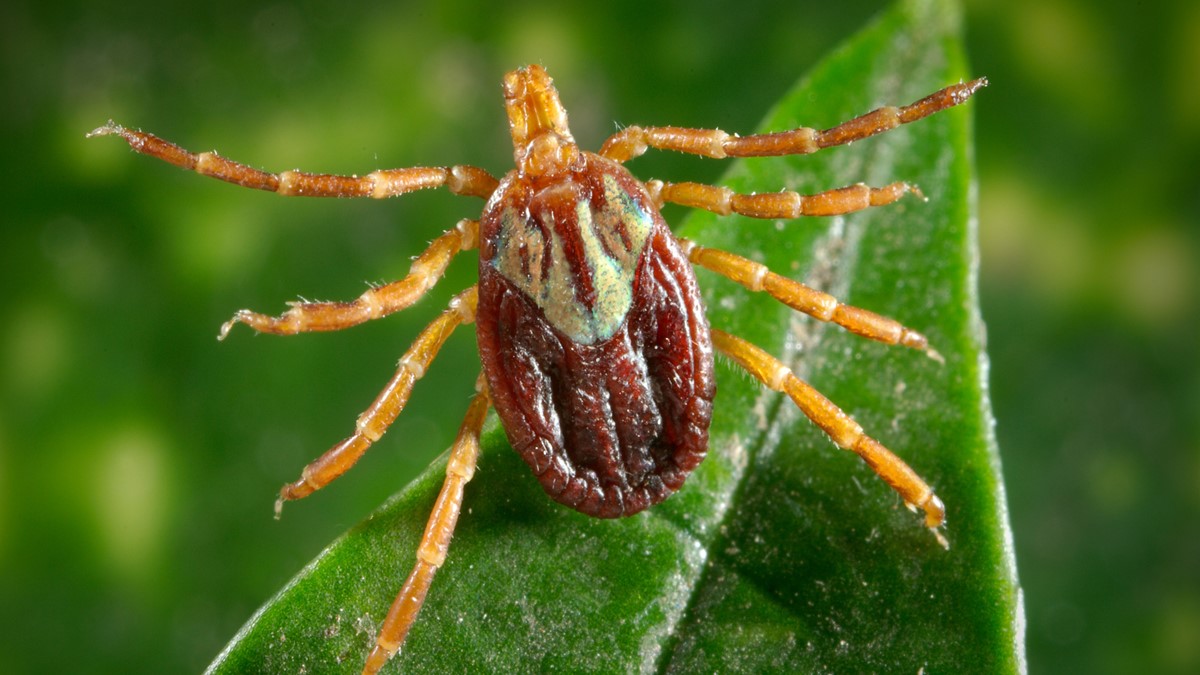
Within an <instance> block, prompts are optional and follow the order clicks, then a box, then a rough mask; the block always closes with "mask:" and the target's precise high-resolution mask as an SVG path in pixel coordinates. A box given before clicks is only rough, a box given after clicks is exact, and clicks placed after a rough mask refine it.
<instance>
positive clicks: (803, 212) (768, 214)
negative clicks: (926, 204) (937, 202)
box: [646, 180, 922, 218]
mask: <svg viewBox="0 0 1200 675" xmlns="http://www.w3.org/2000/svg"><path fill="white" fill-rule="evenodd" d="M646 187H647V189H649V190H650V195H651V196H652V197H653V198H654V199H655V201H656V202H657V203H658V205H659V206H662V205H663V203H665V202H671V203H673V204H682V205H683V206H690V207H693V208H700V209H704V210H705V211H712V212H713V213H716V214H719V215H722V216H727V215H729V214H731V213H737V214H741V215H743V216H749V217H751V218H799V217H801V216H837V215H842V214H845V213H853V212H855V211H861V210H863V209H866V208H870V207H872V206H883V205H885V204H891V203H892V202H894V201H896V200H898V199H900V198H901V197H903V196H904V194H905V193H906V192H912V193H915V194H917V195H918V196H922V195H921V191H920V190H918V189H917V188H916V186H914V185H909V184H908V183H903V182H898V183H891V184H890V185H885V186H883V187H881V188H874V187H871V186H869V185H864V184H862V183H856V184H854V185H848V186H846V187H841V188H835V189H833V190H826V191H824V192H818V193H816V194H811V195H802V194H800V193H798V192H792V191H790V190H784V191H782V192H763V193H757V194H749V195H747V194H739V193H737V192H734V191H733V190H730V189H729V188H727V187H716V186H713V185H704V184H703V183H665V182H663V181H658V180H652V181H648V182H647V183H646Z"/></svg>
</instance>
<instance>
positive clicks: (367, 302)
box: [217, 220, 479, 340]
mask: <svg viewBox="0 0 1200 675" xmlns="http://www.w3.org/2000/svg"><path fill="white" fill-rule="evenodd" d="M478 245H479V222H478V221H474V220H461V221H459V223H458V225H456V226H455V227H454V229H453V230H450V231H449V232H446V233H445V234H443V235H442V236H440V237H438V238H437V239H435V240H433V243H432V244H430V245H429V248H427V249H425V252H424V253H422V254H421V255H420V256H418V257H417V259H416V260H414V261H413V264H412V268H411V269H410V271H409V273H408V276H406V277H404V278H403V279H401V280H400V281H394V282H392V283H390V284H386V285H384V286H378V287H374V288H370V289H368V290H367V292H366V293H363V294H362V295H360V296H358V298H356V299H355V300H353V301H351V302H295V303H290V304H291V309H289V310H288V311H286V312H284V313H283V314H281V315H280V316H278V317H271V316H267V315H266V314H259V313H257V312H251V311H250V310H248V309H243V310H239V311H238V312H237V313H236V314H234V315H233V318H232V319H230V320H229V321H226V322H225V323H224V324H223V325H222V326H221V332H220V333H219V334H218V336H217V339H220V340H224V339H225V336H226V335H228V334H229V331H230V330H231V329H232V328H233V326H234V324H238V323H244V324H246V325H248V326H250V327H251V328H253V329H254V330H256V331H258V332H260V333H274V334H276V335H293V334H295V333H304V332H309V331H328V330H341V329H343V328H349V327H351V326H357V325H358V324H360V323H362V322H364V321H370V320H371V319H378V318H381V317H385V316H387V315H389V314H392V313H394V312H398V311H400V310H402V309H405V308H406V307H409V306H411V305H412V304H413V303H414V302H416V301H417V300H419V299H420V298H421V296H423V295H425V293H426V292H428V291H429V289H430V288H433V286H434V284H436V283H437V281H438V279H441V278H442V275H443V274H444V273H445V272H446V267H447V266H449V265H450V261H451V259H453V258H454V256H455V255H458V254H459V253H461V252H463V251H467V250H470V249H473V248H475V247H476V246H478Z"/></svg>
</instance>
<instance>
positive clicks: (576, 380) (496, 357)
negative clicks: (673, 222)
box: [476, 153, 714, 518]
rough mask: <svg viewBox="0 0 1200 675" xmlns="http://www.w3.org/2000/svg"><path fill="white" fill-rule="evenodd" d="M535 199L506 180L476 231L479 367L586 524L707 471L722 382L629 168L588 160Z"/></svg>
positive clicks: (693, 303)
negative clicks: (717, 384) (717, 382)
mask: <svg viewBox="0 0 1200 675" xmlns="http://www.w3.org/2000/svg"><path fill="white" fill-rule="evenodd" d="M583 158H584V162H583V163H582V165H581V167H579V168H578V169H577V170H576V171H573V172H572V173H571V174H570V175H569V177H566V178H564V177H561V176H560V177H557V178H556V180H555V181H554V183H553V187H552V188H549V189H546V190H540V191H539V190H537V189H535V188H534V187H532V186H530V185H529V184H528V183H526V182H525V181H523V180H522V179H521V178H520V177H518V176H516V175H514V174H510V175H509V176H508V177H506V178H505V180H504V181H503V183H502V184H501V188H500V190H499V191H498V194H497V196H496V197H494V198H493V199H492V200H491V201H490V202H489V204H488V208H487V210H486V211H485V213H484V217H483V220H482V227H481V231H480V242H481V244H480V265H479V307H478V310H477V316H476V321H477V323H478V330H477V333H478V338H479V352H480V358H481V360H482V361H483V368H484V372H485V373H486V376H487V379H488V386H489V391H490V393H491V397H492V402H493V406H494V407H495V409H496V411H497V413H498V414H499V415H500V419H501V421H502V422H503V423H504V428H505V430H506V432H507V434H508V438H509V441H510V442H511V443H512V445H513V447H514V448H515V449H516V450H517V452H519V453H520V454H521V456H522V457H523V458H524V459H525V461H526V463H528V464H529V466H530V468H531V469H532V470H533V472H534V474H535V475H536V476H537V477H538V480H539V481H540V482H541V484H542V487H543V488H544V489H545V490H546V493H547V494H549V495H550V496H551V497H553V498H554V499H555V500H557V501H559V502H561V503H563V504H566V505H568V506H571V507H573V508H575V509H578V510H579V511H582V512H583V513H586V514H588V515H592V516H597V517H602V518H615V517H619V516H627V515H632V514H634V513H637V512H639V511H641V510H642V509H645V508H646V507H648V506H651V505H654V504H657V503H658V502H660V501H662V500H663V499H666V498H667V497H668V496H669V495H670V494H671V493H672V492H674V491H675V490H677V489H679V487H680V486H682V485H683V482H684V480H685V479H686V478H687V476H688V474H689V473H690V472H691V471H692V469H694V468H695V467H696V465H698V464H699V463H700V461H701V460H703V459H704V454H705V451H706V449H707V446H708V426H709V422H710V421H711V417H712V397H713V393H714V384H713V377H712V365H713V356H712V343H711V341H710V337H709V330H708V324H707V322H706V320H705V318H704V310H703V306H702V304H701V301H700V296H699V293H698V290H697V288H696V281H695V277H694V275H693V273H692V268H691V265H690V264H689V262H688V260H687V257H686V256H685V255H684V254H683V252H682V251H680V250H679V247H678V246H677V244H676V243H675V239H674V237H673V236H672V235H671V233H670V230H669V229H668V228H667V226H666V224H665V223H664V222H663V220H662V218H661V216H660V215H659V214H658V212H657V210H655V209H654V208H653V206H652V205H651V202H650V199H649V197H648V196H647V195H646V194H645V191H644V189H643V188H642V187H641V184H640V183H638V182H637V181H636V180H634V179H633V178H632V177H631V176H630V175H629V174H628V173H627V172H626V171H625V169H624V168H622V167H620V166H619V165H617V164H615V163H613V162H609V161H608V160H604V159H602V158H599V157H597V156H595V155H591V154H587V153H585V154H584V155H583Z"/></svg>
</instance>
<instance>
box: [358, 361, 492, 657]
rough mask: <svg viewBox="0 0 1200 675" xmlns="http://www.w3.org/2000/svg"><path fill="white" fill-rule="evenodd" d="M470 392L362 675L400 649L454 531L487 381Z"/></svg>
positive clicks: (473, 460) (471, 465)
mask: <svg viewBox="0 0 1200 675" xmlns="http://www.w3.org/2000/svg"><path fill="white" fill-rule="evenodd" d="M475 387H476V389H477V390H478V393H477V394H476V395H475V398H474V399H472V400H471V405H470V407H469V408H468V409H467V415H466V418H465V419H464V420H463V423H462V427H460V428H459V431H458V438H457V439H456V440H455V441H454V446H453V447H452V448H451V449H450V459H449V461H448V462H447V463H446V480H445V482H444V483H443V484H442V489H441V492H439V493H438V497H437V502H436V503H435V504H434V507H433V512H432V513H431V514H430V515H429V522H428V524H426V526H425V534H424V535H423V536H422V537H421V544H420V546H418V548H417V563H416V565H414V566H413V569H412V572H411V573H410V574H409V576H408V580H407V581H405V582H404V587H403V588H401V589H400V593H399V595H397V596H396V600H395V601H394V602H393V603H392V607H391V609H390V610H388V614H387V618H386V619H384V622H383V626H382V628H380V630H379V636H378V638H376V641H375V648H374V649H372V650H371V655H370V656H369V657H368V658H367V663H366V666H364V667H363V675H371V674H373V673H376V672H378V671H379V669H380V668H382V667H383V665H384V664H385V663H387V661H388V659H390V658H391V657H392V656H393V655H394V654H395V653H396V652H397V651H398V650H399V649H400V645H401V644H403V643H404V638H405V637H406V636H407V635H408V630H409V628H411V627H412V625H413V622H414V621H416V619H417V613H418V612H420V611H421V605H423V604H424V603H425V595H426V593H428V592H429V586H430V584H431V583H433V576H434V574H435V573H437V571H438V568H439V567H441V566H442V563H444V562H445V560H446V552H447V551H448V549H449V548H450V539H451V537H453V536H454V527H455V525H456V524H457V522H458V514H459V512H460V511H461V510H462V501H463V487H464V486H465V485H466V484H467V482H468V481H470V480H471V477H472V476H473V475H474V474H475V463H476V460H477V459H478V457H479V435H480V432H481V430H482V429H483V421H484V419H485V418H486V416H487V410H488V405H489V400H488V392H487V381H486V380H485V379H484V377H483V375H480V376H479V380H478V381H477V383H476V385H475Z"/></svg>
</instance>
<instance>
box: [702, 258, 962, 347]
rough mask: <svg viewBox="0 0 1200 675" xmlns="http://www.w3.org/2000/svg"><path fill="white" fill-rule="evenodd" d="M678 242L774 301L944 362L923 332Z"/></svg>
mask: <svg viewBox="0 0 1200 675" xmlns="http://www.w3.org/2000/svg"><path fill="white" fill-rule="evenodd" d="M679 243H680V244H681V245H682V246H683V249H684V251H686V252H687V254H688V260H690V261H692V263H693V264H695V265H699V266H701V267H704V268H706V269H709V270H712V271H713V272H716V273H717V274H720V275H721V276H723V277H726V278H728V279H730V280H732V281H736V282H737V283H739V284H741V285H742V286H745V287H746V288H748V289H750V290H752V291H754V292H759V291H766V292H767V293H768V294H770V295H771V297H773V298H775V299H776V300H778V301H780V302H782V303H783V304H785V305H787V306H788V307H791V308H792V309H794V310H797V311H800V312H804V313H805V314H807V315H809V316H811V317H813V318H814V319H819V320H821V321H827V322H829V323H834V324H837V325H839V326H841V327H842V328H845V329H846V330H848V331H850V332H851V333H854V334H855V335H861V336H862V337H865V338H868V339H871V340H875V341H876V342H882V343H884V344H888V345H902V346H904V347H910V348H912V349H920V350H922V351H924V352H925V354H926V355H928V356H929V357H930V358H932V359H934V360H936V361H938V362H939V363H941V362H944V359H943V358H942V355H941V354H938V353H937V351H935V350H934V349H933V348H931V347H930V346H929V340H928V339H926V337H925V336H924V335H922V334H920V333H918V332H917V331H915V330H913V329H911V328H907V327H905V326H904V324H902V323H900V322H899V321H896V320H895V319H890V318H888V317H886V316H880V315H879V314H876V313H874V312H871V311H868V310H865V309H861V308H859V307H853V306H850V305H844V304H842V303H841V302H839V301H838V299H837V298H835V297H833V296H832V295H829V294H828V293H822V292H821V291H818V290H816V289H814V288H810V287H808V286H805V285H804V284H802V283H800V282H798V281H793V280H792V279H789V278H787V277H785V276H781V275H779V274H776V273H774V272H772V271H771V270H769V269H767V266H766V265H763V264H762V263H756V262H754V261H753V260H748V259H746V258H743V257H741V256H739V255H734V254H733V253H730V252H728V251H722V250H720V249H716V248H708V247H705V246H701V245H699V244H696V243H695V242H692V241H689V240H687V239H680V240H679Z"/></svg>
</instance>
